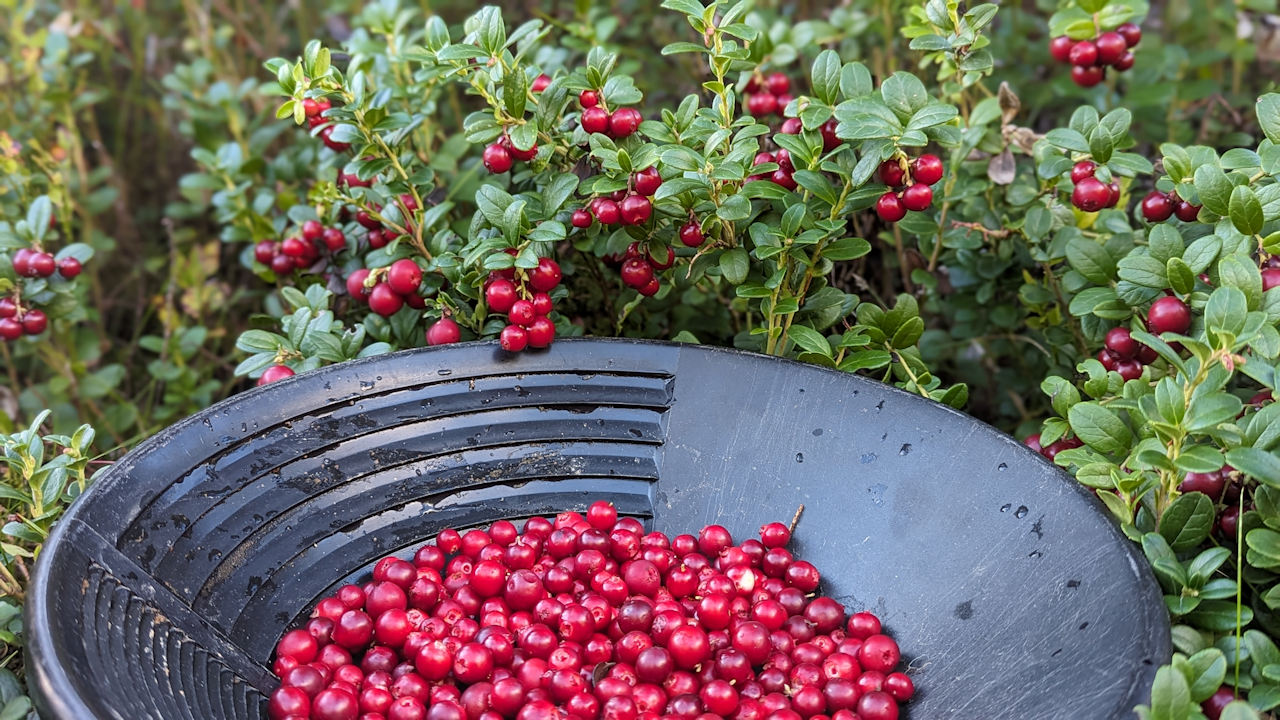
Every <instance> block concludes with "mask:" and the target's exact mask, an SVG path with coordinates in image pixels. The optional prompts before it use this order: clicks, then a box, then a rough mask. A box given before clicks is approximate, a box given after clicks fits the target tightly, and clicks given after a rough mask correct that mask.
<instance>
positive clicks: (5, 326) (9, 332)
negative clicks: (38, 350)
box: [0, 317, 22, 340]
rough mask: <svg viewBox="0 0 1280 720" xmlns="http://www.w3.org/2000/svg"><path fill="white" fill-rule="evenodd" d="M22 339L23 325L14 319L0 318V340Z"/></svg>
mask: <svg viewBox="0 0 1280 720" xmlns="http://www.w3.org/2000/svg"><path fill="white" fill-rule="evenodd" d="M20 337H22V323H20V322H18V321H17V320H15V319H13V318H9V317H7V318H0V339H4V340H17V339H18V338H20Z"/></svg>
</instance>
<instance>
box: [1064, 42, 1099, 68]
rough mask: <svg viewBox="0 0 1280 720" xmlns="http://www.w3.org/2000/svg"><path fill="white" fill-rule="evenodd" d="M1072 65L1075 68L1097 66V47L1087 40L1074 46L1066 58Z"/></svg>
mask: <svg viewBox="0 0 1280 720" xmlns="http://www.w3.org/2000/svg"><path fill="white" fill-rule="evenodd" d="M1067 59H1068V60H1070V61H1071V64H1072V65H1075V66H1076V67H1092V66H1094V65H1097V64H1098V46H1097V45H1095V44H1094V43H1092V42H1090V41H1089V40H1083V41H1081V42H1078V43H1076V44H1075V47H1073V48H1071V53H1070V54H1069V55H1068V56H1067Z"/></svg>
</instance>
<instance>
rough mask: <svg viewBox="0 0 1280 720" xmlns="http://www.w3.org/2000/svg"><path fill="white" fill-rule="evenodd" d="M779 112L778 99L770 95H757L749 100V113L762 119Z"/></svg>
mask: <svg viewBox="0 0 1280 720" xmlns="http://www.w3.org/2000/svg"><path fill="white" fill-rule="evenodd" d="M777 111H778V98H776V97H774V96H772V95H770V94H769V93H756V94H754V95H751V96H749V97H748V98H747V112H749V113H751V115H752V116H753V117H757V118H761V117H764V116H766V115H772V114H774V113H775V112H777Z"/></svg>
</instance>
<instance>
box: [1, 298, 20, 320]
mask: <svg viewBox="0 0 1280 720" xmlns="http://www.w3.org/2000/svg"><path fill="white" fill-rule="evenodd" d="M17 314H18V303H16V302H14V301H13V298H10V297H3V298H0V318H11V317H13V316H15V315H17Z"/></svg>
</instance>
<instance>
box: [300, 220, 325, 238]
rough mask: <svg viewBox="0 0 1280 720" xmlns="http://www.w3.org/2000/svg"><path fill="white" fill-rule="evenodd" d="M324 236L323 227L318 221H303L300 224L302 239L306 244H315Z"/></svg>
mask: <svg viewBox="0 0 1280 720" xmlns="http://www.w3.org/2000/svg"><path fill="white" fill-rule="evenodd" d="M322 235H324V225H321V224H320V221H319V220H305V221H303V223H302V237H303V239H304V240H307V241H308V242H315V241H316V240H319V239H320V237H321V236H322Z"/></svg>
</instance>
